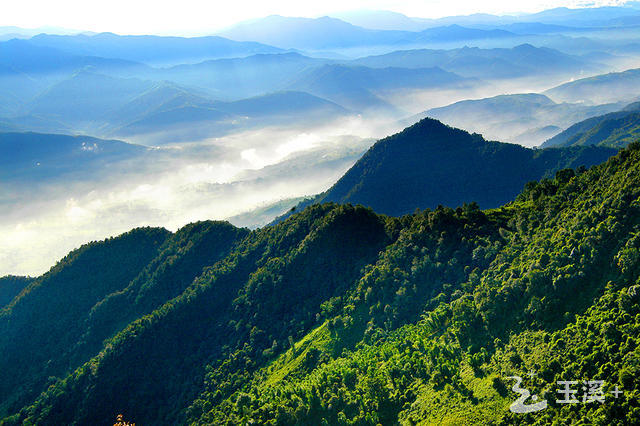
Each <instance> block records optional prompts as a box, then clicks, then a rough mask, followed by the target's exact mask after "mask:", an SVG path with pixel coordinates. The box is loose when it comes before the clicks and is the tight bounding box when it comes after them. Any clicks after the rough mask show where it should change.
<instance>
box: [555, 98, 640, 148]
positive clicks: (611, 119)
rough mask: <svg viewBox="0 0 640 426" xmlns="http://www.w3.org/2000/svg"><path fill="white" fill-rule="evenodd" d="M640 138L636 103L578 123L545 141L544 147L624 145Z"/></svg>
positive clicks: (638, 110)
mask: <svg viewBox="0 0 640 426" xmlns="http://www.w3.org/2000/svg"><path fill="white" fill-rule="evenodd" d="M639 138H640V104H638V103H635V104H631V105H629V106H628V107H627V108H625V109H623V110H622V111H617V112H612V113H609V114H604V115H600V116H597V117H592V118H589V119H586V120H584V121H581V122H579V123H576V124H574V125H573V126H571V127H569V128H568V129H566V130H565V131H563V132H562V133H559V134H557V135H556V136H554V137H552V138H550V139H548V140H547V141H545V142H544V143H543V144H542V147H543V148H546V147H550V146H581V145H599V146H612V147H623V146H627V145H628V144H630V143H631V142H633V141H635V140H637V139H639Z"/></svg>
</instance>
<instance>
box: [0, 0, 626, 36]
mask: <svg viewBox="0 0 640 426" xmlns="http://www.w3.org/2000/svg"><path fill="white" fill-rule="evenodd" d="M625 3H627V2H625V1H621V0H596V1H584V0H572V1H568V2H567V1H562V0H525V1H518V2H514V1H510V0H488V1H483V2H477V1H474V0H455V1H450V0H427V1H424V0H394V1H389V0H373V1H372V0H327V1H322V2H300V1H296V0H275V1H269V2H263V1H234V2H224V3H220V2H212V1H207V0H184V1H180V2H157V1H152V0H138V1H134V2H132V1H127V0H112V1H108V2H107V1H82V0H61V1H56V2H51V1H46V0H26V1H19V2H14V1H12V2H4V4H3V5H2V15H1V16H0V26H17V27H23V28H38V27H60V28H70V29H75V30H82V31H94V32H114V33H118V34H161V35H186V36H193V35H205V34H211V33H214V32H215V31H217V30H220V29H223V28H226V27H229V26H231V25H233V24H235V23H237V22H240V21H244V20H249V19H255V18H260V17H263V16H267V15H283V16H301V17H318V16H323V15H330V14H333V13H336V12H344V11H350V10H360V9H367V10H390V11H394V12H399V13H403V14H405V15H408V16H412V17H420V18H439V17H443V16H453V15H468V14H473V13H491V14H498V15H506V14H517V13H522V12H538V11H541V10H544V9H549V8H553V7H561V6H562V7H570V8H573V7H595V6H612V5H622V4H625Z"/></svg>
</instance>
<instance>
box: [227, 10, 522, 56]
mask: <svg viewBox="0 0 640 426" xmlns="http://www.w3.org/2000/svg"><path fill="white" fill-rule="evenodd" d="M410 27H413V25H411V26H410ZM220 35H222V36H224V37H228V38H230V39H233V40H239V41H247V40H257V41H259V42H261V43H266V44H270V45H274V46H278V47H281V48H288V49H301V50H320V51H321V50H326V49H343V48H352V47H367V46H369V47H371V46H402V45H424V44H428V43H455V42H461V41H470V40H479V39H496V38H497V39H504V38H510V37H517V36H516V34H513V33H510V32H508V31H505V30H483V29H475V28H466V27H462V26H460V25H455V24H454V25H446V26H441V27H437V28H429V29H426V30H423V31H420V32H413V31H407V29H405V30H403V31H399V30H379V29H367V28H362V27H358V26H356V25H352V24H350V23H347V22H345V21H342V20H340V19H336V18H331V17H328V16H324V17H321V18H315V19H312V18H290V17H284V16H278V15H272V16H268V17H266V18H262V19H257V20H252V21H247V22H243V23H240V24H237V25H235V26H234V27H232V28H229V29H227V30H226V31H223V32H222V33H220Z"/></svg>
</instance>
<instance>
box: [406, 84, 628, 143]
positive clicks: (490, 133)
mask: <svg viewBox="0 0 640 426" xmlns="http://www.w3.org/2000/svg"><path fill="white" fill-rule="evenodd" d="M617 109H619V106H618V105H616V104H610V105H599V106H587V105H583V104H557V103H555V102H553V101H552V100H551V99H549V98H548V97H546V96H544V95H539V94H535V93H528V94H517V95H501V96H495V97H491V98H485V99H478V100H466V101H460V102H456V103H454V104H451V105H448V106H445V107H441V108H434V109H430V110H428V111H426V112H424V113H422V114H419V115H418V117H417V118H420V117H425V116H426V117H432V118H436V119H438V120H441V121H444V122H446V123H449V124H450V125H452V126H455V127H459V128H462V129H465V130H467V131H469V132H478V133H482V134H483V135H485V136H486V137H487V138H490V139H499V140H503V141H506V142H515V143H519V144H521V145H525V146H536V145H539V144H540V143H541V142H543V141H544V140H546V139H547V138H548V137H549V134H548V133H545V132H542V133H540V132H537V130H539V129H541V128H544V127H547V126H555V127H556V128H558V129H560V128H566V127H568V126H570V125H571V124H573V123H575V122H577V121H580V120H584V119H585V118H588V117H593V116H596V115H600V114H604V113H607V112H611V111H615V110H617ZM532 131H533V132H532Z"/></svg>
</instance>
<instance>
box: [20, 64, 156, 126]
mask: <svg viewBox="0 0 640 426" xmlns="http://www.w3.org/2000/svg"><path fill="white" fill-rule="evenodd" d="M152 86H153V83H152V82H149V81H143V80H139V79H134V78H128V79H125V78H117V77H110V76H106V75H102V74H96V73H92V72H88V71H81V72H78V73H76V74H74V75H73V76H72V77H71V78H69V79H67V80H64V81H62V82H60V83H58V84H56V85H54V86H52V87H51V88H49V89H48V90H46V91H45V92H43V93H42V94H40V95H38V96H37V97H36V98H35V99H34V100H33V101H32V102H31V103H30V104H29V105H28V114H29V115H40V116H45V117H49V118H52V119H57V120H60V121H61V122H63V123H68V124H71V125H72V126H73V127H75V128H76V129H83V128H91V126H92V124H93V123H95V122H101V121H103V120H104V119H105V117H107V116H109V115H110V114H112V113H114V112H115V111H116V110H117V109H118V108H121V107H123V106H124V105H125V104H127V103H128V102H129V101H131V100H133V99H134V98H135V97H137V96H139V95H140V94H142V93H143V92H145V91H146V90H148V89H150V88H151V87H152Z"/></svg>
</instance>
